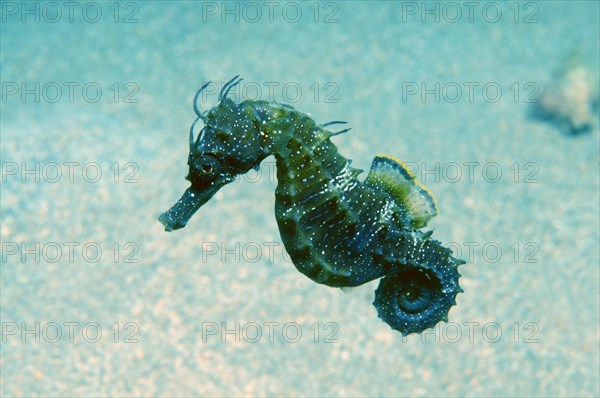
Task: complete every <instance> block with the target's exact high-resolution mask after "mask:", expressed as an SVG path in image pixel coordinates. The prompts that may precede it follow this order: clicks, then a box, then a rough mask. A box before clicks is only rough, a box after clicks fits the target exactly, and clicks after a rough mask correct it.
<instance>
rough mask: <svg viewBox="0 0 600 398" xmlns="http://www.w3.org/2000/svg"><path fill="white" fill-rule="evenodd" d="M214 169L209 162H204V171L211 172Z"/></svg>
mask: <svg viewBox="0 0 600 398" xmlns="http://www.w3.org/2000/svg"><path fill="white" fill-rule="evenodd" d="M212 170H213V165H212V164H210V163H209V162H205V163H202V171H204V172H205V173H210V172H211V171H212Z"/></svg>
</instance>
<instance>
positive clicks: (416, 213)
mask: <svg viewBox="0 0 600 398" xmlns="http://www.w3.org/2000/svg"><path fill="white" fill-rule="evenodd" d="M365 184H367V185H370V186H371V187H372V188H373V189H375V190H378V191H382V192H386V193H387V194H388V195H390V196H391V197H392V199H393V200H394V202H396V203H397V204H398V205H399V206H401V207H402V208H403V209H405V210H406V212H407V213H408V215H409V217H410V224H411V226H412V227H413V228H422V227H424V226H426V225H427V223H428V222H429V220H431V219H432V218H433V217H435V216H436V215H437V214H438V209H437V207H436V203H435V199H434V197H433V194H432V193H431V192H430V191H429V190H428V189H427V188H426V187H425V186H424V185H423V184H421V183H420V182H419V181H418V180H417V179H416V178H415V175H414V174H412V173H411V172H410V170H409V169H408V167H407V166H406V165H405V164H404V163H403V162H402V161H401V160H399V159H395V158H392V157H390V156H387V155H377V156H376V157H375V159H373V163H372V164H371V170H369V175H368V176H367V178H366V179H365Z"/></svg>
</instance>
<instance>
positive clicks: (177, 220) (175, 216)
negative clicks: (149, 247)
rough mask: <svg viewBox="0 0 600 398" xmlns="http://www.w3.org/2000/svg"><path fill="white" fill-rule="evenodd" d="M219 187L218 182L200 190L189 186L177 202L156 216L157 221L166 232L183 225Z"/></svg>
mask: <svg viewBox="0 0 600 398" xmlns="http://www.w3.org/2000/svg"><path fill="white" fill-rule="evenodd" d="M220 188H221V185H218V184H214V185H211V186H209V187H206V188H204V189H202V190H198V189H194V188H193V187H189V188H188V189H186V190H185V192H184V193H183V196H182V197H181V199H179V200H178V201H177V203H175V204H174V205H173V206H172V207H171V208H170V209H169V210H167V211H166V212H164V213H162V214H161V215H160V217H158V221H160V222H161V223H162V224H163V225H164V226H165V231H168V232H170V231H174V230H176V229H180V228H183V227H185V225H186V224H187V222H188V221H189V220H190V218H191V217H192V216H193V215H194V213H195V212H196V211H197V210H198V209H199V208H200V207H202V205H203V204H205V203H206V202H208V201H209V200H210V198H212V197H213V195H214V194H215V193H216V192H217V191H218V190H219V189H220Z"/></svg>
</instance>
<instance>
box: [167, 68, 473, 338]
mask: <svg viewBox="0 0 600 398" xmlns="http://www.w3.org/2000/svg"><path fill="white" fill-rule="evenodd" d="M241 80H242V79H240V78H239V76H236V77H234V78H233V79H231V80H229V81H228V82H227V83H226V84H225V85H223V87H222V89H221V91H220V93H219V96H218V104H217V105H216V106H215V107H213V108H212V109H210V110H209V111H206V112H203V111H201V110H200V109H199V107H198V98H199V96H200V94H201V93H202V92H203V90H205V89H206V87H207V86H208V85H209V84H210V82H208V83H205V84H204V85H202V87H201V88H200V89H199V90H198V91H197V92H196V95H195V97H194V100H193V107H194V111H195V113H196V116H197V118H196V120H195V121H194V122H193V124H192V126H191V128H190V133H189V154H188V159H187V163H188V166H189V172H188V175H187V177H186V179H187V180H189V181H190V182H191V186H190V187H189V188H188V189H187V190H186V191H185V193H184V194H183V196H182V197H181V199H179V201H177V202H176V203H175V205H173V207H171V208H170V209H169V210H168V211H166V212H164V213H163V214H161V215H160V217H159V221H160V222H161V223H162V224H163V225H164V226H165V230H166V231H172V230H176V229H180V228H183V227H184V226H185V225H186V224H187V222H188V221H189V220H190V218H191V217H192V215H193V214H194V213H195V212H196V211H197V210H198V209H199V208H200V207H201V206H202V205H204V204H205V203H206V202H207V201H208V200H210V198H211V197H212V196H213V195H214V194H215V193H216V192H217V191H218V190H219V189H221V188H222V187H223V186H224V185H226V184H228V183H230V182H232V181H233V180H234V178H235V176H236V175H239V174H243V173H246V172H248V171H250V170H251V169H258V167H259V166H260V163H261V162H262V161H263V160H264V159H265V158H266V157H268V156H271V155H273V156H274V157H275V159H276V167H277V188H276V191H275V216H276V219H277V224H278V227H279V231H280V233H281V239H282V241H283V243H284V246H285V248H286V250H287V252H288V253H289V255H290V257H291V259H292V262H293V263H294V265H295V266H296V268H297V269H298V270H299V271H300V272H301V273H303V274H304V275H306V276H307V277H309V278H310V279H312V280H313V281H315V282H317V283H320V284H324V285H327V286H331V287H339V288H350V287H354V286H359V285H362V284H364V283H366V282H369V281H372V280H375V279H379V278H381V280H380V282H379V286H378V287H377V289H376V291H375V300H374V302H373V305H374V306H375V308H376V309H377V312H378V316H379V318H381V319H382V320H383V321H384V322H386V323H387V324H388V325H389V326H390V327H391V328H392V329H394V330H398V331H400V332H401V333H402V334H403V335H407V334H410V333H421V332H422V331H423V330H425V329H428V328H432V327H434V326H435V325H436V324H437V323H438V322H440V321H442V320H443V321H446V322H447V321H448V312H449V310H450V308H451V307H452V306H453V305H455V304H456V295H457V294H458V293H460V292H462V291H463V290H462V289H461V288H460V286H459V283H458V282H459V278H460V274H459V273H458V270H457V268H458V266H459V265H461V264H464V263H465V262H464V261H463V260H461V259H457V258H454V257H453V256H452V254H453V253H452V251H451V250H450V249H448V248H446V247H444V246H442V244H441V243H440V242H438V241H436V240H434V239H432V238H431V235H432V231H424V232H423V231H422V229H423V228H424V227H425V226H426V225H427V223H428V222H429V220H431V218H432V217H434V216H435V215H437V214H438V210H437V206H436V203H435V200H434V198H433V195H432V194H431V193H430V192H429V190H428V189H427V188H425V187H424V186H423V185H422V184H420V183H419V182H418V181H417V179H416V178H415V175H413V174H412V173H411V172H410V171H409V169H408V168H407V166H406V165H405V164H404V163H403V162H402V161H400V160H398V159H395V158H393V157H391V156H387V155H378V156H376V157H375V159H374V160H373V163H372V165H371V169H370V171H369V173H368V175H367V177H366V178H365V179H364V180H363V181H361V180H359V179H358V176H359V174H361V173H362V170H360V169H356V168H354V167H352V166H351V162H352V161H351V160H349V159H346V158H345V157H344V156H342V155H341V154H340V153H339V152H338V149H337V147H336V145H335V144H334V143H333V142H332V141H331V140H330V138H331V137H333V136H336V135H339V134H342V133H346V132H347V131H348V130H350V129H349V128H345V129H342V130H340V131H337V132H333V131H330V130H328V129H326V127H328V126H332V125H339V124H345V122H342V121H332V122H329V123H324V124H320V125H318V124H317V123H316V122H315V121H314V120H313V119H312V118H310V117H309V116H308V115H306V114H304V113H302V112H300V111H298V110H296V109H295V108H293V107H292V106H290V105H286V104H281V103H278V102H267V101H264V100H244V101H242V102H240V103H235V102H234V101H233V100H231V99H229V98H227V96H228V94H229V92H230V90H231V89H232V88H234V87H235V86H236V85H238V84H239V83H240V81H241ZM199 121H202V122H203V123H204V126H203V127H202V129H200V132H199V134H198V137H197V138H194V137H195V130H196V126H197V124H198V122H199Z"/></svg>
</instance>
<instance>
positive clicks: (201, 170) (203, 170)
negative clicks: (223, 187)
mask: <svg viewBox="0 0 600 398" xmlns="http://www.w3.org/2000/svg"><path fill="white" fill-rule="evenodd" d="M218 168H219V161H218V160H217V159H215V158H214V157H212V156H202V157H201V158H199V159H198V160H196V162H195V163H194V169H195V170H196V172H197V173H198V174H199V175H201V176H203V177H211V176H213V175H216V174H217V171H218Z"/></svg>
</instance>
